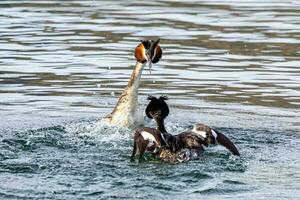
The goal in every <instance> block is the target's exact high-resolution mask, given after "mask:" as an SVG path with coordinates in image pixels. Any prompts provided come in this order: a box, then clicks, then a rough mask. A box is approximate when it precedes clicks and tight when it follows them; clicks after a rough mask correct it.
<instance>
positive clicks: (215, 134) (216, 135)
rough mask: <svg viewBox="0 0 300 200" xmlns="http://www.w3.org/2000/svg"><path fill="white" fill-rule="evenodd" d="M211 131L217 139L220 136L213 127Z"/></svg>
mask: <svg viewBox="0 0 300 200" xmlns="http://www.w3.org/2000/svg"><path fill="white" fill-rule="evenodd" d="M211 133H212V135H213V136H214V137H215V139H216V138H217V137H218V134H217V133H216V132H215V131H214V130H213V129H211Z"/></svg>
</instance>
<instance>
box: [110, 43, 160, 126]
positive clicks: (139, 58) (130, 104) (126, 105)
mask: <svg viewBox="0 0 300 200" xmlns="http://www.w3.org/2000/svg"><path fill="white" fill-rule="evenodd" d="M159 41H160V39H159V38H158V39H156V40H154V41H153V40H141V43H140V44H138V45H137V47H136V48H135V52H134V55H135V58H136V66H135V68H134V70H133V72H132V74H131V77H130V79H129V81H128V84H127V86H126V88H125V89H124V91H123V92H122V94H121V96H120V97H119V100H118V103H117V104H116V106H115V108H114V110H113V112H112V113H111V114H109V115H107V116H106V117H105V118H104V120H105V121H106V122H107V123H108V124H109V125H115V126H120V127H136V126H138V125H141V124H142V123H143V121H142V117H141V114H140V112H139V104H138V89H139V84H140V78H141V75H142V71H143V68H144V66H145V65H146V64H147V63H149V71H150V73H151V68H152V63H157V62H158V61H159V60H160V58H161V56H162V50H161V48H160V46H159V45H158V43H159Z"/></svg>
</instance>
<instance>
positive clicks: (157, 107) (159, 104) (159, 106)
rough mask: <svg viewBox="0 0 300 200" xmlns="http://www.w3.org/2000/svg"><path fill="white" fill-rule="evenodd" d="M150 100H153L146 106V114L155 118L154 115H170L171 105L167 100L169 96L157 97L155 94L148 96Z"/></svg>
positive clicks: (164, 116)
mask: <svg viewBox="0 0 300 200" xmlns="http://www.w3.org/2000/svg"><path fill="white" fill-rule="evenodd" d="M148 100H151V101H150V102H149V104H148V105H147V107H146V110H145V112H146V115H147V117H148V118H150V119H153V117H154V118H155V117H158V116H157V115H159V117H162V118H166V117H167V116H168V115H169V107H168V104H167V103H166V102H165V100H168V97H167V96H160V97H159V98H156V97H154V96H148Z"/></svg>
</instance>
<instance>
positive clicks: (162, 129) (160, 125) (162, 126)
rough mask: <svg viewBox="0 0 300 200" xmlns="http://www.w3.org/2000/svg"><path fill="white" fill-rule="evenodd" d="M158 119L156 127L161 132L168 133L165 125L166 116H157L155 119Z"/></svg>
mask: <svg viewBox="0 0 300 200" xmlns="http://www.w3.org/2000/svg"><path fill="white" fill-rule="evenodd" d="M154 120H155V121H156V129H157V130H159V131H160V132H161V133H166V132H167V130H166V127H165V122H164V118H162V117H157V118H155V119H154Z"/></svg>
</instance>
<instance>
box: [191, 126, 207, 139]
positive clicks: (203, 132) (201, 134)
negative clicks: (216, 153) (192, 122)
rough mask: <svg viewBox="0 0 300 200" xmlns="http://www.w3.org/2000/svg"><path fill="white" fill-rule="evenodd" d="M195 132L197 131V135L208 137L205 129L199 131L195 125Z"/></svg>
mask: <svg viewBox="0 0 300 200" xmlns="http://www.w3.org/2000/svg"><path fill="white" fill-rule="evenodd" d="M192 131H193V132H194V133H196V134H197V135H200V136H202V137H204V138H206V132H205V131H198V130H197V129H196V128H195V127H194V128H193V130H192Z"/></svg>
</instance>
